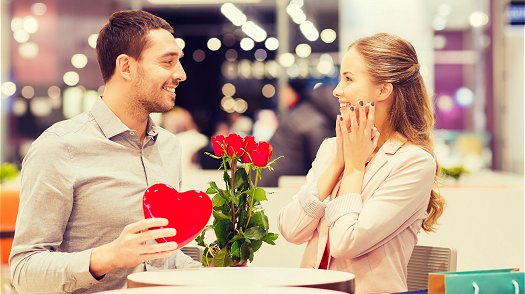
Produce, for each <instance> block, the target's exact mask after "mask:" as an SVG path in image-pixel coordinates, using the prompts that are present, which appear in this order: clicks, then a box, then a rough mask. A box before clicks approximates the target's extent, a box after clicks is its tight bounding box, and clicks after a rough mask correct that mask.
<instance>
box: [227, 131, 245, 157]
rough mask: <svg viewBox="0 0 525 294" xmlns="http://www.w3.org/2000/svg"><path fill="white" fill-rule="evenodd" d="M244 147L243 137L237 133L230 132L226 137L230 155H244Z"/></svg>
mask: <svg viewBox="0 0 525 294" xmlns="http://www.w3.org/2000/svg"><path fill="white" fill-rule="evenodd" d="M242 147H243V139H242V137H241V136H239V135H237V134H229V135H228V137H226V150H227V151H228V156H230V157H233V156H234V155H236V156H239V157H240V156H242V154H243V153H244V151H243V150H242Z"/></svg>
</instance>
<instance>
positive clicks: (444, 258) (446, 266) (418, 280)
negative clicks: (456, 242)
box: [407, 245, 457, 291]
mask: <svg viewBox="0 0 525 294" xmlns="http://www.w3.org/2000/svg"><path fill="white" fill-rule="evenodd" d="M456 261H457V253H456V250H455V249H452V248H445V247H433V246H419V245H416V247H415V248H414V251H413V252H412V256H411V257H410V261H409V262H408V267H407V271H408V272H407V284H408V290H409V291H412V290H418V289H426V288H427V285H428V274H429V273H432V272H448V271H455V270H456Z"/></svg>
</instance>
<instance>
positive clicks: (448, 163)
mask: <svg viewBox="0 0 525 294" xmlns="http://www.w3.org/2000/svg"><path fill="white" fill-rule="evenodd" d="M122 9H143V10H146V11H149V12H151V13H153V14H156V15H158V16H160V17H162V18H164V19H166V20H167V21H168V22H169V23H170V24H171V25H172V26H173V27H174V29H175V33H174V35H175V37H176V38H177V41H178V42H179V45H180V46H181V47H182V48H183V50H184V52H185V57H184V58H183V59H182V64H183V66H184V68H185V70H186V73H187V75H188V80H187V81H186V82H184V83H182V84H181V86H180V87H179V88H177V101H176V105H177V107H176V108H175V109H174V110H173V111H171V112H170V113H167V114H164V115H160V114H159V115H155V120H156V121H157V122H158V123H160V124H161V125H162V126H164V127H165V128H167V129H169V130H170V131H172V132H174V133H178V134H180V135H181V138H184V139H183V141H184V145H185V149H184V150H185V151H184V152H186V153H187V154H186V155H185V156H183V158H186V159H187V162H185V165H187V166H188V168H189V167H193V168H215V166H214V165H213V164H210V163H209V160H208V159H207V158H203V156H202V154H203V151H204V150H207V149H209V141H208V138H209V137H210V136H212V135H215V134H227V133H229V132H236V133H240V134H243V135H246V134H253V135H255V136H256V139H258V140H271V138H272V137H273V135H274V133H275V132H276V130H277V129H278V128H279V125H280V124H281V123H282V122H283V119H285V118H286V117H287V115H291V113H292V112H293V111H294V110H295V109H296V108H298V107H300V105H301V104H302V103H304V102H305V101H309V100H312V99H310V98H309V97H310V96H315V95H317V96H319V95H321V96H323V97H324V98H323V99H324V100H322V101H324V102H321V103H320V104H323V103H326V104H327V105H332V106H330V107H333V105H337V103H336V99H335V98H334V97H332V96H331V90H332V89H333V88H334V87H335V84H336V83H337V81H338V72H339V68H338V66H339V61H340V58H341V57H342V54H341V53H340V52H344V51H345V49H346V47H347V46H348V44H349V43H350V42H351V41H352V40H354V39H356V38H358V37H361V36H365V35H370V34H373V33H376V32H381V31H386V32H389V33H393V34H397V35H400V36H401V37H404V38H406V39H408V40H409V41H410V42H412V43H413V44H414V46H415V47H416V50H417V51H418V55H419V58H420V63H421V65H422V69H421V71H422V74H423V76H424V78H425V80H426V83H427V85H428V88H429V91H430V92H431V93H430V94H431V97H432V99H433V104H434V106H435V115H436V120H437V121H436V131H435V135H436V154H437V156H438V160H439V161H440V164H441V165H442V166H443V167H446V168H455V167H461V168H465V169H466V170H469V171H478V170H495V171H504V172H510V173H516V174H523V172H524V156H523V154H524V120H523V113H524V103H523V100H524V82H523V81H524V59H523V55H524V37H523V36H524V24H525V16H524V15H525V12H524V11H525V2H524V1H508V0H493V1H489V0H462V1H453V0H426V1H421V0H390V1H380V0H368V1H359V0H340V1H337V0H323V1H318V0H291V1H290V0H243V1H241V0H236V1H220V0H216V1H212V0H171V1H170V0H127V1H116V0H90V1H81V0H47V1H38V0H16V1H15V0H2V1H1V20H0V22H1V64H0V68H1V95H2V96H1V138H0V140H1V160H2V162H10V163H13V164H14V165H16V166H18V167H19V166H20V164H21V161H22V159H23V156H24V155H25V153H26V152H27V149H28V146H29V145H30V144H31V142H32V141H33V140H34V139H35V138H36V137H37V136H39V134H40V133H41V132H42V131H43V130H44V129H46V128H47V127H49V126H51V125H52V124H53V123H55V122H57V121H60V120H63V119H67V118H70V117H72V116H74V115H76V114H79V113H81V112H84V111H87V110H89V109H90V107H91V105H92V104H93V102H94V100H96V99H97V97H99V95H100V93H101V91H102V78H101V75H100V72H99V68H98V64H97V61H96V56H95V49H94V47H95V43H96V38H97V33H98V30H99V29H100V28H101V27H102V26H103V25H104V23H105V22H106V21H107V19H108V16H109V15H110V14H111V13H112V12H114V11H117V10H122ZM289 81H290V84H295V85H297V84H299V83H300V84H301V86H300V87H297V86H295V87H289V86H286V85H287V84H288V82H289ZM290 89H292V90H290ZM314 89H315V90H314ZM315 91H317V92H319V93H315ZM294 93H295V94H294ZM318 105H319V103H317V106H312V107H314V108H315V107H318ZM308 119H309V117H308V116H304V121H307V120H308ZM328 121H329V123H326V124H327V127H328V129H330V130H333V127H332V126H331V125H330V124H331V123H332V121H333V117H331V118H330V119H329V120H328ZM305 145H308V143H305ZM305 148H306V147H305ZM314 149H315V148H314ZM294 173H295V174H297V173H299V174H301V172H291V174H294Z"/></svg>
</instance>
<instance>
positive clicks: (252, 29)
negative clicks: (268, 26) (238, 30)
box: [242, 21, 267, 42]
mask: <svg viewBox="0 0 525 294" xmlns="http://www.w3.org/2000/svg"><path fill="white" fill-rule="evenodd" d="M242 31H243V32H244V33H245V34H246V35H248V36H249V37H250V38H252V39H253V40H254V41H255V42H262V41H264V40H265V39H266V37H267V34H266V31H265V30H264V29H263V28H261V27H260V26H259V25H257V24H256V23H254V22H253V21H247V22H245V23H244V24H243V25H242Z"/></svg>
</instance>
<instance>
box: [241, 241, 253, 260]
mask: <svg viewBox="0 0 525 294" xmlns="http://www.w3.org/2000/svg"><path fill="white" fill-rule="evenodd" d="M250 251H251V252H253V250H251V246H250V245H249V244H248V243H242V245H241V260H247V259H249V258H250Z"/></svg>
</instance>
